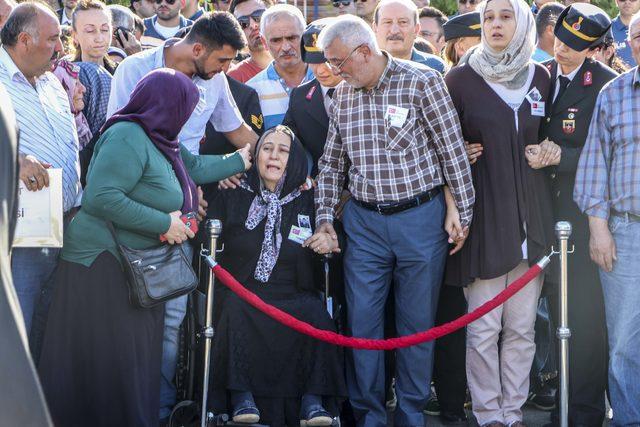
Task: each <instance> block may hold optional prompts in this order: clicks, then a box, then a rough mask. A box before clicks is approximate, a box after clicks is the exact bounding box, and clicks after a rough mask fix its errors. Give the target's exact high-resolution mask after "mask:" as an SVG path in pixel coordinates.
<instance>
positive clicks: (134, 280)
mask: <svg viewBox="0 0 640 427" xmlns="http://www.w3.org/2000/svg"><path fill="white" fill-rule="evenodd" d="M107 226H108V227H109V231H110V232H111V235H112V236H113V239H114V240H115V242H116V245H117V246H118V250H119V252H120V255H121V259H122V266H123V268H124V273H125V275H126V276H127V283H128V285H129V301H131V304H133V305H134V306H135V307H139V308H150V307H153V306H156V305H158V304H161V303H163V302H165V301H168V300H170V299H174V298H177V297H179V296H181V295H185V294H188V293H190V292H191V291H193V290H194V289H195V288H196V287H197V286H198V277H197V276H196V273H195V272H194V271H193V268H192V267H191V261H190V260H189V259H188V258H187V255H186V254H185V252H184V249H183V247H182V244H176V245H169V244H167V243H165V244H163V245H160V246H157V247H154V248H150V249H132V248H129V247H127V246H125V245H123V244H121V243H120V241H119V240H118V237H117V236H116V232H115V230H114V228H113V224H112V223H111V221H107Z"/></svg>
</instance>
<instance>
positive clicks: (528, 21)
mask: <svg viewBox="0 0 640 427" xmlns="http://www.w3.org/2000/svg"><path fill="white" fill-rule="evenodd" d="M489 1H491V0H489ZM487 3H488V2H486V1H485V2H482V3H480V5H479V6H478V12H480V23H481V25H482V29H483V30H482V43H480V44H479V45H477V46H475V47H473V48H471V49H469V52H468V53H467V55H465V56H466V58H465V59H466V62H468V64H469V66H470V67H471V68H473V70H474V71H475V72H476V73H478V74H480V76H482V78H484V79H485V80H487V81H489V82H492V83H500V84H502V85H504V86H506V87H507V88H509V89H519V88H521V87H522V86H523V85H524V84H525V83H526V82H527V77H528V69H529V67H528V66H529V63H530V62H531V54H532V53H533V50H534V48H535V45H536V25H535V19H534V17H533V13H532V12H531V9H530V7H529V5H528V4H527V3H526V2H525V1H524V0H509V3H510V4H511V7H512V8H513V11H514V14H515V19H516V32H515V34H514V35H513V38H512V39H511V41H510V42H509V45H508V46H507V47H506V48H505V49H504V50H503V51H502V52H497V51H495V50H493V49H492V48H491V47H490V46H489V44H488V43H487V39H486V35H485V34H484V12H485V10H486V8H487Z"/></svg>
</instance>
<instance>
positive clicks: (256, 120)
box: [251, 114, 264, 129]
mask: <svg viewBox="0 0 640 427" xmlns="http://www.w3.org/2000/svg"><path fill="white" fill-rule="evenodd" d="M263 122H264V119H263V118H262V114H260V115H258V116H256V115H255V114H252V115H251V123H252V124H253V125H254V126H255V127H257V128H258V129H262V123H263Z"/></svg>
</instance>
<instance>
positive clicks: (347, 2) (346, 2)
mask: <svg viewBox="0 0 640 427" xmlns="http://www.w3.org/2000/svg"><path fill="white" fill-rule="evenodd" d="M350 4H351V0H340V1H334V2H333V7H340V5H343V6H344V7H347V6H349V5H350Z"/></svg>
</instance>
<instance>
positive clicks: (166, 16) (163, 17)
mask: <svg viewBox="0 0 640 427" xmlns="http://www.w3.org/2000/svg"><path fill="white" fill-rule="evenodd" d="M184 2H185V0H155V11H156V14H155V16H152V17H151V18H147V19H145V20H144V27H145V30H144V37H145V40H143V45H146V46H158V45H159V44H160V42H161V41H163V40H167V39H170V38H171V37H173V36H175V35H176V33H177V32H178V31H179V30H180V29H181V28H184V27H188V26H189V25H191V24H193V21H190V20H188V19H187V18H185V17H184V16H182V14H181V13H180V9H182V8H183V7H184ZM154 39H155V40H154Z"/></svg>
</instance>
